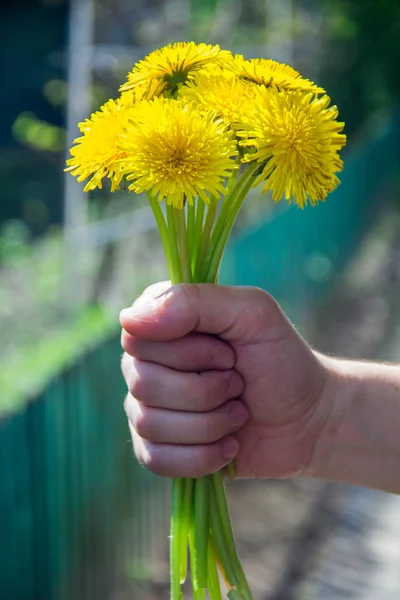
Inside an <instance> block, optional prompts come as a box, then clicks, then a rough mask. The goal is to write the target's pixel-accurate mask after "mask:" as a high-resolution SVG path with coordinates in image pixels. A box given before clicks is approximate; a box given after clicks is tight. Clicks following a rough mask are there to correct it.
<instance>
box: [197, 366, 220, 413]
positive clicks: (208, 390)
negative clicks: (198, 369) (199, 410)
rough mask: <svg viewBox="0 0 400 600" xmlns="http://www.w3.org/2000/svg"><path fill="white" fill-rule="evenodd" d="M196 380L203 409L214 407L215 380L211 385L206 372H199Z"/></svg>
mask: <svg viewBox="0 0 400 600" xmlns="http://www.w3.org/2000/svg"><path fill="white" fill-rule="evenodd" d="M198 382H199V396H200V398H201V401H202V405H203V409H204V410H205V411H206V410H210V409H211V408H214V407H215V397H216V390H215V382H214V385H213V382H212V381H211V377H210V374H209V373H207V372H205V373H199V377H198Z"/></svg>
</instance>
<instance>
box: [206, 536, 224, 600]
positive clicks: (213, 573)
mask: <svg viewBox="0 0 400 600" xmlns="http://www.w3.org/2000/svg"><path fill="white" fill-rule="evenodd" d="M207 567H208V591H209V594H210V598H211V600H222V595H221V587H220V585H219V577H218V569H217V565H216V562H215V554H214V545H213V543H212V538H211V535H210V536H209V538H208V553H207Z"/></svg>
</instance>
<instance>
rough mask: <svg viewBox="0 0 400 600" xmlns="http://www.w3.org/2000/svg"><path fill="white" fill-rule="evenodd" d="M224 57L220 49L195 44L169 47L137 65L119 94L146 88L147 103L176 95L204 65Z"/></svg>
mask: <svg viewBox="0 0 400 600" xmlns="http://www.w3.org/2000/svg"><path fill="white" fill-rule="evenodd" d="M225 54H227V53H226V52H224V51H221V49H220V47H219V46H218V45H217V46H212V45H210V44H195V43H194V42H176V43H175V44H169V45H168V46H164V47H163V48H160V49H158V50H154V51H153V52H151V53H150V54H149V55H148V56H146V57H145V58H144V59H143V60H140V61H139V62H138V63H136V64H135V66H134V67H133V69H132V71H131V72H130V73H128V81H127V82H126V83H125V84H124V85H122V86H121V88H120V91H122V92H124V91H127V90H130V89H132V88H135V87H136V86H137V85H143V84H146V85H147V95H146V99H147V100H150V99H151V98H153V97H154V96H160V95H161V94H163V93H166V94H169V95H174V94H175V93H176V92H177V90H178V89H179V87H180V85H182V84H183V83H184V82H185V81H186V80H187V79H188V77H190V75H192V74H193V73H194V72H196V71H197V70H198V69H201V68H202V67H204V65H207V64H208V63H210V62H213V61H217V60H220V59H221V57H222V56H225Z"/></svg>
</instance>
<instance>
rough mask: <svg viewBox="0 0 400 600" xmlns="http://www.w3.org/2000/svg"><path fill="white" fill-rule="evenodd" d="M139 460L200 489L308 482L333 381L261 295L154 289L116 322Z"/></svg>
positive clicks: (201, 287)
mask: <svg viewBox="0 0 400 600" xmlns="http://www.w3.org/2000/svg"><path fill="white" fill-rule="evenodd" d="M120 320H121V325H122V327H123V331H122V346H123V348H124V350H125V354H124V357H123V365H122V368H123V373H124V376H125V379H126V382H127V385H128V388H129V394H128V396H127V398H126V403H125V408H126V413H127V416H128V419H129V425H130V430H131V433H132V438H133V442H134V448H135V453H136V456H137V458H138V460H139V461H140V462H141V463H143V464H144V465H145V466H147V467H148V468H150V469H151V470H152V471H154V472H155V473H158V474H160V475H166V476H171V477H200V476H203V475H206V474H208V473H211V472H213V471H216V470H218V469H220V468H222V467H223V466H224V465H226V464H227V463H228V462H229V461H231V460H232V459H235V465H236V472H237V475H238V476H239V477H289V476H293V475H297V474H301V473H305V472H306V471H307V469H308V467H309V465H310V463H311V461H312V455H313V448H314V445H315V443H316V440H317V439H318V436H319V435H320V432H321V430H322V428H323V427H324V425H325V423H326V421H327V419H328V416H329V413H330V406H329V403H328V402H325V401H324V402H323V401H322V398H323V393H322V392H323V390H324V386H325V384H326V379H327V377H328V376H327V371H326V369H325V367H324V366H323V362H322V357H319V356H318V355H316V354H315V353H314V352H313V351H312V350H311V349H310V347H309V346H308V345H307V344H306V342H305V341H304V340H303V339H302V338H301V336H300V335H299V334H298V332H297V331H296V330H295V329H294V327H293V326H292V325H291V324H290V322H289V321H288V320H287V318H286V317H285V315H284V314H283V312H282V311H281V309H280V308H279V306H278V305H277V303H276V302H275V300H274V299H273V298H272V297H271V296H270V295H269V294H267V293H266V292H264V291H262V290H260V289H257V288H249V287H224V286H217V285H211V284H181V285H176V286H172V287H171V285H170V284H169V283H166V282H165V283H159V284H155V285H152V286H150V287H149V288H147V289H146V290H145V292H144V293H143V295H142V296H140V297H139V298H138V299H137V300H136V301H135V302H134V304H133V306H132V307H131V308H129V309H126V310H123V311H122V313H121V317H120Z"/></svg>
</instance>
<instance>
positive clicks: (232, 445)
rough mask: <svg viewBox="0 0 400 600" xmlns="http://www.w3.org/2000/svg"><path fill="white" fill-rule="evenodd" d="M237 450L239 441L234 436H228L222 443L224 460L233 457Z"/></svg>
mask: <svg viewBox="0 0 400 600" xmlns="http://www.w3.org/2000/svg"><path fill="white" fill-rule="evenodd" d="M238 450H239V442H238V441H237V439H235V438H234V437H228V438H226V440H224V443H223V445H222V454H223V457H224V459H225V460H226V461H229V460H232V458H235V456H236V454H237V453H238Z"/></svg>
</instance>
